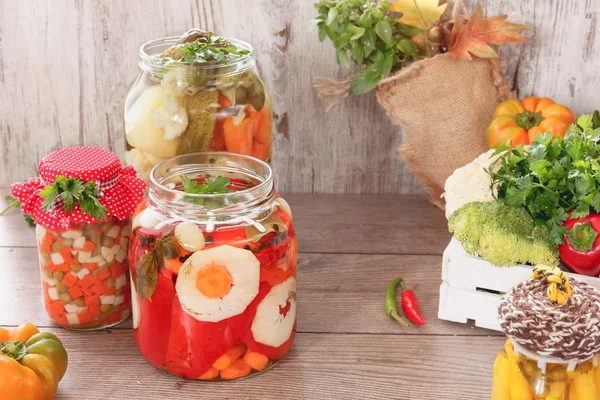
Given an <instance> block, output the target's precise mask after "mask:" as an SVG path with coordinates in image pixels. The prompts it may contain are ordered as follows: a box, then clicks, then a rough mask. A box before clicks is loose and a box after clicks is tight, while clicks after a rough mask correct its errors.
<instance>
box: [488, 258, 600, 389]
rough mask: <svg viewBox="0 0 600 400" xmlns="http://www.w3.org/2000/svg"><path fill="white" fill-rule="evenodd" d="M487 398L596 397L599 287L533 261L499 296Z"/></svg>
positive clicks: (599, 369)
mask: <svg viewBox="0 0 600 400" xmlns="http://www.w3.org/2000/svg"><path fill="white" fill-rule="evenodd" d="M498 310H499V316H500V325H501V327H502V329H503V331H504V332H505V333H506V336H507V337H508V339H507V341H506V343H505V345H504V347H503V349H502V350H501V351H500V354H498V357H497V358H496V361H495V363H494V378H493V384H492V400H501V399H504V400H517V399H518V400H521V399H530V400H534V399H535V400H538V399H544V400H597V399H598V398H600V366H599V365H598V355H599V354H600V292H599V291H598V290H597V289H595V288H594V287H592V286H590V285H588V284H586V283H585V282H581V281H578V280H576V279H574V278H572V277H568V276H567V274H565V273H564V272H563V271H562V270H560V268H558V267H546V266H538V267H536V268H535V269H534V272H533V274H532V278H531V279H530V280H528V281H525V282H522V283H520V284H518V285H517V286H515V287H514V288H513V289H512V290H511V291H510V292H509V293H508V294H507V295H505V296H504V297H503V298H502V301H501V303H500V307H499V309H498Z"/></svg>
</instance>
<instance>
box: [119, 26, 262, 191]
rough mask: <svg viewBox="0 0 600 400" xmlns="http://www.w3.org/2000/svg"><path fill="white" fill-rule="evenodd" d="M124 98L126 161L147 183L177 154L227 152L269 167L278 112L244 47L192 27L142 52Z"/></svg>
mask: <svg viewBox="0 0 600 400" xmlns="http://www.w3.org/2000/svg"><path fill="white" fill-rule="evenodd" d="M139 65H140V69H141V72H140V74H139V75H138V77H137V79H136V80H135V82H134V83H133V85H132V87H131V89H130V90H129V92H128V93H127V95H126V97H125V105H124V121H125V134H126V139H127V152H126V153H125V160H126V162H127V164H130V165H133V166H135V168H136V170H137V171H138V175H139V176H140V177H141V178H143V179H145V180H146V181H148V179H149V174H150V171H151V170H152V168H153V167H154V166H155V165H156V164H158V163H159V162H161V161H164V160H166V159H167V158H169V157H173V156H176V155H181V154H187V153H195V152H206V151H228V152H234V153H238V154H244V155H248V156H252V157H255V158H258V159H260V160H262V161H266V162H269V161H270V158H271V142H272V139H271V130H272V107H271V98H270V96H269V93H268V92H267V89H266V88H265V85H264V83H263V81H262V80H261V79H260V78H259V76H258V75H257V73H256V67H255V59H254V50H253V49H252V47H251V46H250V45H249V44H248V43H245V42H242V41H240V40H237V39H229V38H223V37H219V36H216V35H214V34H213V33H212V32H205V31H202V30H199V29H192V30H190V31H188V32H186V33H185V34H184V35H183V36H181V37H165V38H160V39H156V40H152V41H150V42H148V43H145V44H144V45H142V46H141V48H140V62H139Z"/></svg>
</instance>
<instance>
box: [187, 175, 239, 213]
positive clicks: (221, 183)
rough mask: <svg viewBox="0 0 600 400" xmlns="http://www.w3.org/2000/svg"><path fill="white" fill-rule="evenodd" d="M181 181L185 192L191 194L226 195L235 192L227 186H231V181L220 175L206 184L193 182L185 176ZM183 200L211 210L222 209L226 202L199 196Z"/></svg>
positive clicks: (209, 179)
mask: <svg viewBox="0 0 600 400" xmlns="http://www.w3.org/2000/svg"><path fill="white" fill-rule="evenodd" d="M180 179H181V184H182V185H183V191H184V192H185V193H189V194H226V193H230V192H233V190H231V189H228V188H227V186H229V185H230V184H231V181H230V180H229V179H227V178H225V177H222V176H220V175H219V176H217V177H215V178H208V179H207V180H206V182H204V183H202V184H198V181H196V180H191V179H190V178H188V177H187V176H185V175H181V176H180ZM183 199H184V200H185V201H187V202H189V203H193V204H197V205H201V206H204V207H205V208H207V209H209V210H211V209H216V208H220V207H222V206H223V205H224V202H225V199H223V198H220V197H219V198H215V199H212V198H205V197H197V196H184V197H183Z"/></svg>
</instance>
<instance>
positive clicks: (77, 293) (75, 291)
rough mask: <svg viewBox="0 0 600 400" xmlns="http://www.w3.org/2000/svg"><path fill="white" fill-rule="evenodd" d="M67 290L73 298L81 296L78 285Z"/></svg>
mask: <svg viewBox="0 0 600 400" xmlns="http://www.w3.org/2000/svg"><path fill="white" fill-rule="evenodd" d="M68 292H69V294H70V295H71V297H72V298H74V299H76V298H78V297H81V296H83V292H82V291H81V289H79V287H78V286H73V287H72V288H71V289H69V290H68Z"/></svg>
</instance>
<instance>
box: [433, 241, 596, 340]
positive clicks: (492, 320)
mask: <svg viewBox="0 0 600 400" xmlns="http://www.w3.org/2000/svg"><path fill="white" fill-rule="evenodd" d="M531 270H532V267H531V266H527V265H517V266H514V267H496V266H494V265H492V264H490V263H489V262H487V261H485V260H484V259H482V258H480V257H474V256H471V255H469V254H467V253H466V252H465V251H464V249H463V247H462V245H461V244H460V242H459V241H458V240H456V239H455V238H452V240H451V241H450V244H449V245H448V247H447V248H446V250H445V251H444V255H443V261H442V281H443V282H442V284H441V285H440V304H439V309H438V318H440V319H443V320H447V321H453V322H460V323H463V324H464V323H466V322H467V321H468V320H470V319H471V320H473V321H475V325H476V326H479V327H481V328H487V329H492V330H496V331H499V330H500V324H499V323H498V305H499V304H500V298H501V294H500V292H504V293H505V292H508V291H509V290H510V289H511V288H512V287H513V286H515V285H516V284H518V283H519V282H521V281H524V280H526V279H529V276H530V275H531ZM569 275H570V276H573V277H575V279H578V280H580V281H584V282H587V283H588V284H590V285H592V286H594V287H596V288H597V289H599V290H600V279H599V278H593V277H589V276H584V275H578V274H569ZM486 290H487V291H486ZM489 291H494V292H497V293H490V292H489Z"/></svg>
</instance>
